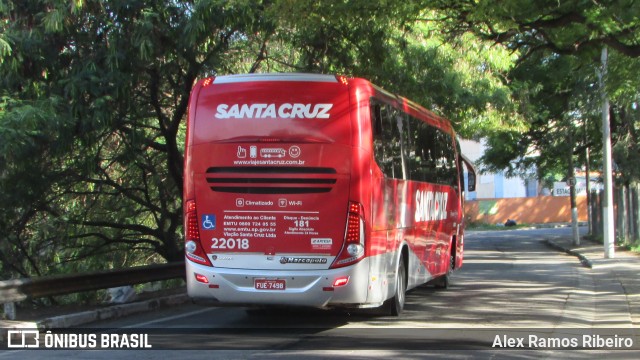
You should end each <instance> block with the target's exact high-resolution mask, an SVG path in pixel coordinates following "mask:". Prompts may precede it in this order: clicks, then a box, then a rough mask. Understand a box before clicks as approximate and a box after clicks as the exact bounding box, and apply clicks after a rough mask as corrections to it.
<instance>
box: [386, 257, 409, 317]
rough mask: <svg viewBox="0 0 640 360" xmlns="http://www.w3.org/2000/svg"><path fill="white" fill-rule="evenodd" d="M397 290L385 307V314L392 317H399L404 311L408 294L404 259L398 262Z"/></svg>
mask: <svg viewBox="0 0 640 360" xmlns="http://www.w3.org/2000/svg"><path fill="white" fill-rule="evenodd" d="M395 288H396V290H395V292H394V295H393V297H392V298H391V299H388V300H387V301H386V302H385V303H384V305H383V307H384V310H385V313H387V314H388V315H392V316H399V315H400V314H401V313H402V310H404V302H405V297H406V292H407V272H406V271H405V263H404V259H400V261H399V262H398V270H397V271H396V286H395Z"/></svg>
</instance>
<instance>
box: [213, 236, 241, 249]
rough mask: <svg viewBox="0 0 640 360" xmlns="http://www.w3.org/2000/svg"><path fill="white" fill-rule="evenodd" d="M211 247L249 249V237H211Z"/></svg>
mask: <svg viewBox="0 0 640 360" xmlns="http://www.w3.org/2000/svg"><path fill="white" fill-rule="evenodd" d="M211 248H212V249H241V250H248V249H249V239H232V238H228V239H225V238H213V239H211Z"/></svg>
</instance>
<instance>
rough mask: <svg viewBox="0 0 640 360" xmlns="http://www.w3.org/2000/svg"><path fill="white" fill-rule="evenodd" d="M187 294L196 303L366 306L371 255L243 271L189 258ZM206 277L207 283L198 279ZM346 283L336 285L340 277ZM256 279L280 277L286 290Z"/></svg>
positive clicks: (277, 278) (187, 264)
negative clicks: (317, 266) (326, 264)
mask: <svg viewBox="0 0 640 360" xmlns="http://www.w3.org/2000/svg"><path fill="white" fill-rule="evenodd" d="M186 274H187V293H188V295H189V297H190V298H192V299H193V300H194V302H196V303H202V304H221V305H222V304H238V305H291V306H309V307H333V306H336V307H341V306H345V307H362V306H366V304H365V302H366V301H367V293H368V289H369V285H370V279H369V276H370V275H369V258H364V259H363V260H361V261H360V262H358V263H357V264H354V265H351V266H347V267H344V268H338V269H327V270H306V271H300V270H295V271H286V270H243V269H228V268H219V267H210V266H203V265H199V264H196V263H193V262H191V261H189V260H188V259H187V260H186ZM196 275H200V276H199V277H200V278H201V279H202V278H203V276H204V277H206V279H207V281H208V283H203V282H201V281H198V280H196ZM345 278H346V279H348V282H347V284H346V285H342V286H334V283H335V282H336V280H338V279H345ZM256 280H274V281H275V280H277V282H278V283H280V284H282V283H283V282H282V281H283V280H284V289H283V290H258V289H257V288H256Z"/></svg>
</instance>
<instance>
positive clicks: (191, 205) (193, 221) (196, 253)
mask: <svg viewBox="0 0 640 360" xmlns="http://www.w3.org/2000/svg"><path fill="white" fill-rule="evenodd" d="M185 209H186V211H185V214H184V228H185V244H184V250H185V255H186V256H187V258H188V259H189V260H191V261H193V262H196V263H198V264H201V265H207V266H212V265H211V262H210V261H209V259H207V254H205V253H204V250H203V249H202V244H201V243H200V229H199V227H198V213H197V212H196V202H195V201H194V200H188V201H187V202H186V205H185Z"/></svg>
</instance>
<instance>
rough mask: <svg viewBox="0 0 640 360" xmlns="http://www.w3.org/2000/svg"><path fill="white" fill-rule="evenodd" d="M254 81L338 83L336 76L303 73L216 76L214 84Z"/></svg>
mask: <svg viewBox="0 0 640 360" xmlns="http://www.w3.org/2000/svg"><path fill="white" fill-rule="evenodd" d="M254 81H315V82H332V83H337V82H338V79H337V78H336V76H335V75H323V74H303V73H270V74H241V75H225V76H216V77H215V79H214V80H213V83H214V84H229V83H241V82H254Z"/></svg>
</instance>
